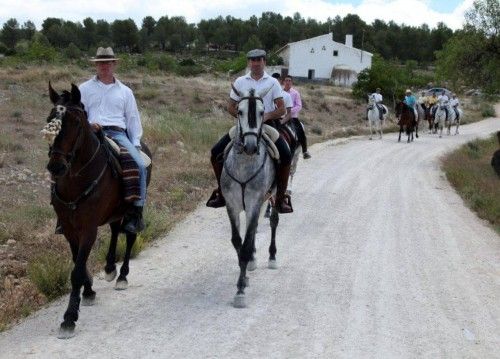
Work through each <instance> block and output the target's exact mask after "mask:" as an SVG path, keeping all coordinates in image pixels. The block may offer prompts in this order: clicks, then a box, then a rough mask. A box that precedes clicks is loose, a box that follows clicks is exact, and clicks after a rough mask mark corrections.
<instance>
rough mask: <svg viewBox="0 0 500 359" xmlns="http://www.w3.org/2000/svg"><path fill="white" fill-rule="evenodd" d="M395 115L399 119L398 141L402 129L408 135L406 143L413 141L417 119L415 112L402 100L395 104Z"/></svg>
mask: <svg viewBox="0 0 500 359" xmlns="http://www.w3.org/2000/svg"><path fill="white" fill-rule="evenodd" d="M395 110H396V117H397V118H398V119H399V122H398V125H399V138H398V142H400V141H401V133H402V132H403V131H404V132H406V134H407V135H408V141H407V142H408V143H410V142H411V141H413V131H415V127H416V126H417V120H416V118H415V112H414V111H413V109H412V108H411V107H409V106H407V105H406V104H405V103H404V102H401V101H400V102H398V103H397V104H396V109H395Z"/></svg>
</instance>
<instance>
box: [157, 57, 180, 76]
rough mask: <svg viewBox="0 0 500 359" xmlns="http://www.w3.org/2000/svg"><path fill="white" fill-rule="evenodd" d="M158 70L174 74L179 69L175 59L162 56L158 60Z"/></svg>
mask: <svg viewBox="0 0 500 359" xmlns="http://www.w3.org/2000/svg"><path fill="white" fill-rule="evenodd" d="M157 62H158V69H159V70H160V71H165V72H173V71H174V70H175V68H176V67H177V64H176V62H175V59H174V58H173V57H172V56H169V55H167V54H161V55H159V56H158V58H157Z"/></svg>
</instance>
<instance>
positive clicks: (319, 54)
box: [277, 33, 373, 86]
mask: <svg viewBox="0 0 500 359" xmlns="http://www.w3.org/2000/svg"><path fill="white" fill-rule="evenodd" d="M277 54H278V55H279V56H281V57H282V58H283V61H284V65H283V66H282V74H286V73H288V74H290V75H291V76H293V77H297V78H303V79H309V80H332V81H333V82H334V83H335V84H336V85H342V86H351V85H352V84H353V83H354V82H355V81H356V79H357V77H358V73H359V72H360V71H361V70H364V69H366V68H370V67H371V65H372V56H373V54H371V53H369V52H366V51H362V50H360V49H356V48H354V47H352V35H346V38H345V44H341V43H339V42H336V41H333V34H332V33H330V34H326V35H321V36H316V37H313V38H311V39H306V40H301V41H297V42H291V43H289V44H287V45H285V46H283V47H282V48H281V49H279V50H278V52H277Z"/></svg>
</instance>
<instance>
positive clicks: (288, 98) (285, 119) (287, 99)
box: [271, 72, 293, 125]
mask: <svg viewBox="0 0 500 359" xmlns="http://www.w3.org/2000/svg"><path fill="white" fill-rule="evenodd" d="M271 76H272V77H273V78H275V79H276V80H278V82H279V83H280V85H282V83H281V75H280V74H279V73H277V72H275V73H274V74H272V75H271ZM281 95H282V96H283V103H284V105H285V108H286V113H285V114H284V115H283V116H281V119H280V123H281V124H282V125H284V124H286V123H287V122H288V121H290V119H291V116H292V107H293V102H292V96H290V94H289V93H288V92H286V91H285V90H284V89H282V90H281Z"/></svg>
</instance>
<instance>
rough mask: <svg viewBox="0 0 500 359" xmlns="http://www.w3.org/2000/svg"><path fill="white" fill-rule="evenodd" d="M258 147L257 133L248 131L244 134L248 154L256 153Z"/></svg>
mask: <svg viewBox="0 0 500 359" xmlns="http://www.w3.org/2000/svg"><path fill="white" fill-rule="evenodd" d="M258 149H259V141H258V136H257V134H254V133H247V135H246V136H244V138H243V151H244V152H245V153H246V154H247V155H249V156H251V155H255V154H256V153H257V150H258Z"/></svg>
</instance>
